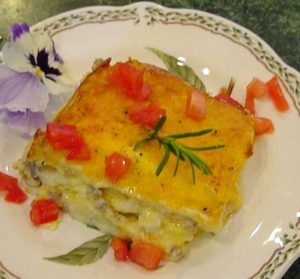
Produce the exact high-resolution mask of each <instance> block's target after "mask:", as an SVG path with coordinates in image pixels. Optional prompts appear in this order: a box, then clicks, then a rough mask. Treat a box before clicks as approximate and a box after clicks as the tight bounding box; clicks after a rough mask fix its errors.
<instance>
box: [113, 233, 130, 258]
mask: <svg viewBox="0 0 300 279" xmlns="http://www.w3.org/2000/svg"><path fill="white" fill-rule="evenodd" d="M111 246H112V248H113V250H114V255H115V259H116V260H117V261H127V259H128V255H129V249H128V244H127V241H126V240H124V239H121V238H117V237H114V238H113V239H112V242H111Z"/></svg>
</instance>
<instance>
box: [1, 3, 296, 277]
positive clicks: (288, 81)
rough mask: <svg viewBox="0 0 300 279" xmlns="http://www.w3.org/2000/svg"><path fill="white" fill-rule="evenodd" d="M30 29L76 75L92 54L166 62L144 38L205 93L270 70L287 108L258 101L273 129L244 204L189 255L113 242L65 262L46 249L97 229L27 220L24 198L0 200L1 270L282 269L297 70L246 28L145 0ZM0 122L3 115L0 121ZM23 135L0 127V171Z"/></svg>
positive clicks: (200, 272)
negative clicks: (171, 257) (150, 259)
mask: <svg viewBox="0 0 300 279" xmlns="http://www.w3.org/2000/svg"><path fill="white" fill-rule="evenodd" d="M32 30H35V31H43V30H47V31H48V32H50V34H51V35H52V36H53V39H54V41H55V44H56V47H57V51H58V52H59V53H60V54H61V55H62V57H63V58H64V60H65V63H66V65H67V66H68V67H69V69H70V70H71V72H72V74H73V76H74V77H75V79H76V80H78V81H79V80H80V79H81V77H82V76H83V75H84V74H85V73H86V72H88V71H89V69H90V67H91V64H92V62H93V61H94V59H96V58H100V57H101V58H106V57H112V58H113V61H118V60H123V61H124V60H126V59H127V58H128V57H134V58H137V59H139V60H142V61H144V62H148V63H152V64H155V65H157V66H161V67H164V66H163V64H162V62H161V61H160V60H159V59H158V58H157V57H156V56H155V55H154V54H153V53H151V52H150V51H149V50H147V49H146V47H155V48H157V49H160V50H162V51H164V52H166V53H168V54H170V55H173V56H177V57H183V58H185V60H186V63H187V64H188V65H189V66H191V67H192V68H193V69H194V70H195V71H196V73H197V74H198V75H199V76H200V78H201V79H202V80H203V82H204V83H205V84H206V87H207V88H208V89H209V91H210V92H215V93H216V92H218V90H219V88H220V87H221V86H223V85H226V84H227V83H228V81H229V79H230V77H234V78H235V79H236V81H237V82H236V87H235V89H234V92H233V96H234V98H236V99H237V100H239V101H240V102H242V103H243V102H244V98H245V93H246V85H247V84H248V83H249V82H250V80H251V79H252V78H253V77H259V78H260V79H262V80H265V81H266V80H268V79H270V78H271V77H272V76H273V75H274V74H276V75H277V76H278V77H279V78H280V81H281V84H282V86H283V88H284V91H285V95H286V97H287V99H288V102H289V105H290V110H289V111H288V112H287V113H279V112H277V111H276V110H275V109H274V107H273V105H272V104H271V103H270V102H268V101H260V102H258V103H257V111H258V114H259V115H261V116H265V117H268V118H270V119H272V121H273V122H274V125H275V133H274V134H272V135H268V136H264V137H261V138H258V139H257V140H256V143H255V147H254V154H253V156H252V157H250V159H249V160H248V161H247V163H246V166H245V169H244V171H243V173H242V177H241V183H240V185H241V189H242V192H243V196H244V206H243V208H242V209H241V210H240V211H239V212H238V213H237V214H236V215H235V216H234V217H233V218H232V220H231V221H230V222H229V223H228V224H227V225H226V227H225V228H224V230H223V231H222V232H220V233H218V234H217V235H215V236H212V235H206V236H203V237H201V238H199V239H197V240H196V241H195V242H194V243H193V244H192V245H191V246H192V247H191V249H190V251H189V253H188V255H187V257H186V258H185V259H183V260H182V261H180V262H178V263H167V264H166V266H165V267H163V268H161V269H159V270H157V271H155V272H148V271H145V270H143V269H142V268H140V267H138V266H136V265H134V264H131V263H118V262H116V261H115V260H113V254H112V252H111V251H109V252H108V253H107V254H106V255H105V256H104V258H103V259H101V260H100V261H98V262H96V263H94V264H90V265H86V266H81V267H77V266H67V265H63V264H58V263H53V262H49V261H47V260H44V259H43V257H47V256H55V255H60V254H62V253H65V252H67V251H69V250H71V249H73V248H75V247H77V246H78V245H79V244H82V243H83V242H84V241H87V240H89V239H91V238H93V237H94V236H96V235H97V232H96V231H94V230H91V229H88V228H87V227H85V226H84V225H82V224H79V223H78V222H76V221H74V220H71V219H70V218H68V217H67V216H65V217H64V218H63V222H62V223H61V225H60V226H59V228H58V229H57V230H56V231H49V230H45V229H37V228H35V227H33V226H32V225H31V224H30V221H29V217H28V215H29V214H28V212H29V202H28V203H27V204H26V205H24V206H17V205H12V204H9V203H6V202H4V201H3V200H2V201H1V200H0V224H1V229H0V251H1V252H0V278H1V279H3V278H5V279H12V278H22V279H41V278H43V279H54V278H55V279H64V278H73V279H79V278H80V279H82V278H86V279H96V278H115V279H119V278H131V279H134V278H139V279H141V278H153V279H155V278H164V279H168V278H172V279H174V278H177V279H187V278H188V279H191V278H205V279H215V278H222V279H246V278H260V279H263V278H274V279H275V278H277V279H279V278H281V276H282V275H283V274H284V272H285V271H286V270H287V269H288V267H289V266H290V265H291V264H292V262H293V261H294V260H295V259H297V257H299V256H300V247H299V243H300V202H299V200H300V199H299V198H300V187H299V182H300V171H299V166H300V156H299V155H300V145H299V139H300V125H299V123H300V118H299V111H300V74H299V73H298V72H297V71H296V70H294V69H292V68H290V67H289V66H288V65H286V64H285V63H284V62H283V61H282V60H281V59H280V58H279V57H278V56H277V55H276V53H275V52H274V51H273V50H272V49H271V48H270V47H269V46H268V45H267V44H266V43H265V42H264V41H262V40H261V39H260V38H259V37H258V36H256V35H255V34H253V33H252V32H251V31H249V30H247V29H245V28H243V27H241V26H239V25H237V24H235V23H233V22H231V21H229V20H226V19H224V18H221V17H219V16H215V15H212V14H209V13H206V12H202V11H196V10H184V9H169V8H164V7H162V6H159V5H156V4H153V3H148V2H142V3H137V4H133V5H129V6H124V7H102V6H98V7H88V8H83V9H79V10H75V11H70V12H67V13H64V14H60V15H58V16H55V17H52V18H50V19H47V20H45V21H43V22H41V23H39V24H37V25H35V26H34V27H33V28H32ZM1 125H2V124H1ZM26 143H27V140H26V139H22V138H20V137H18V136H17V135H15V134H13V133H12V132H10V131H8V130H7V129H6V128H5V127H3V126H0V171H3V172H7V173H9V174H13V175H16V172H15V171H14V170H13V168H12V164H13V162H15V161H16V160H17V159H18V158H20V157H21V155H22V152H23V150H24V148H25V146H26Z"/></svg>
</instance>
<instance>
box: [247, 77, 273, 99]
mask: <svg viewBox="0 0 300 279" xmlns="http://www.w3.org/2000/svg"><path fill="white" fill-rule="evenodd" d="M247 93H249V94H250V95H251V96H253V97H254V98H263V97H267V96H268V87H267V86H266V84H265V83H264V82H263V81H261V80H260V79H258V78H253V79H252V81H251V82H250V83H249V84H248V85H247Z"/></svg>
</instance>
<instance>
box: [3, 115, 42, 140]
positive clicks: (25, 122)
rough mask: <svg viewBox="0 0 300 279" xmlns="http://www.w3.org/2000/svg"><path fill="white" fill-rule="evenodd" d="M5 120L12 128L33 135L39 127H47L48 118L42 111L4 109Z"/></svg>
mask: <svg viewBox="0 0 300 279" xmlns="http://www.w3.org/2000/svg"><path fill="white" fill-rule="evenodd" d="M2 113H3V115H4V122H5V124H6V125H7V126H8V127H9V128H10V129H12V130H14V131H18V132H20V133H22V134H26V135H33V134H34V133H35V131H36V130H37V129H39V128H42V127H45V125H46V119H45V117H44V114H43V113H42V112H31V111H30V110H26V111H25V112H20V111H16V112H11V111H8V110H4V111H3V112H2Z"/></svg>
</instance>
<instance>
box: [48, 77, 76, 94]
mask: <svg viewBox="0 0 300 279" xmlns="http://www.w3.org/2000/svg"><path fill="white" fill-rule="evenodd" d="M43 83H44V84H45V86H46V87H47V88H48V89H49V93H50V94H52V95H58V94H66V93H69V92H70V91H71V92H73V91H74V82H73V80H72V79H71V78H70V77H69V76H68V75H67V74H66V73H65V74H62V75H61V76H55V75H48V77H45V76H44V77H43Z"/></svg>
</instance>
